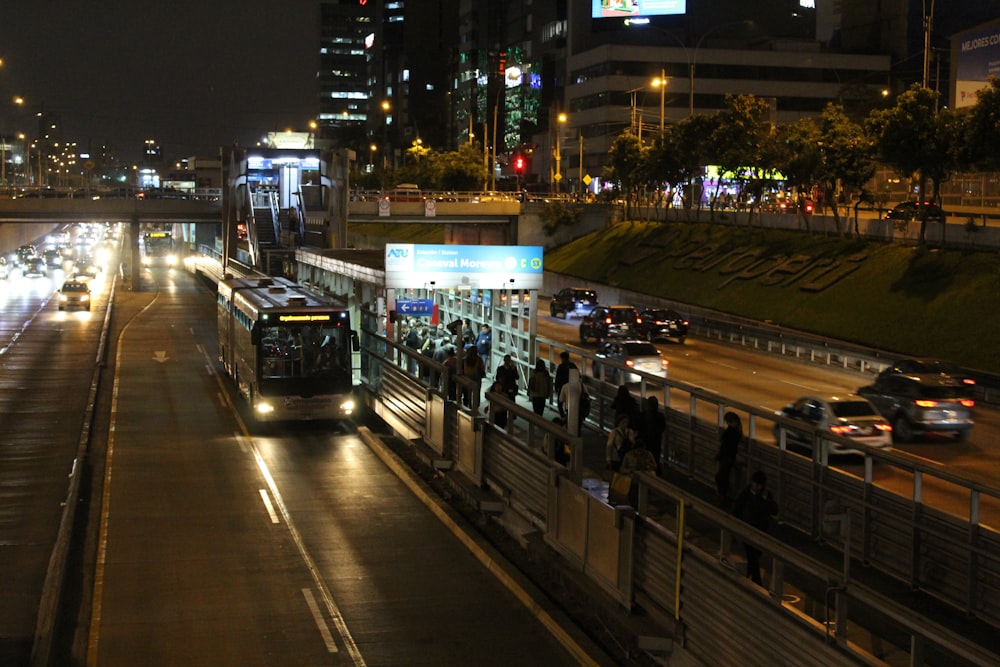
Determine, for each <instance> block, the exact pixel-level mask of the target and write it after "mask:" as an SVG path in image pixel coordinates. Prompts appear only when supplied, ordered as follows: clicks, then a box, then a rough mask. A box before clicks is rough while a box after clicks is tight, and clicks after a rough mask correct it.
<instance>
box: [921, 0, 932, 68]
mask: <svg viewBox="0 0 1000 667" xmlns="http://www.w3.org/2000/svg"><path fill="white" fill-rule="evenodd" d="M923 12H924V78H923V84H922V85H923V87H924V88H926V87H927V84H928V83H930V68H931V30H933V27H934V0H931V11H930V12H928V11H927V0H923Z"/></svg>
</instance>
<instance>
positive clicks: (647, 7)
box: [590, 0, 687, 19]
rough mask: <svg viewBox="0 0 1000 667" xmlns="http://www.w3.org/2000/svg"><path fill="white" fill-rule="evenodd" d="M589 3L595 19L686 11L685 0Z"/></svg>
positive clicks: (665, 14) (634, 0)
mask: <svg viewBox="0 0 1000 667" xmlns="http://www.w3.org/2000/svg"><path fill="white" fill-rule="evenodd" d="M591 3H592V4H591V10H590V16H591V18H595V19H616V18H617V19H629V18H632V19H634V18H638V17H640V16H667V15H673V14H683V13H684V12H686V11H687V0H591Z"/></svg>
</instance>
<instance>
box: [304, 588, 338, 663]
mask: <svg viewBox="0 0 1000 667" xmlns="http://www.w3.org/2000/svg"><path fill="white" fill-rule="evenodd" d="M302 595H303V597H305V599H306V605H307V606H308V607H309V611H310V612H311V613H312V615H313V620H314V621H316V627H317V628H318V629H319V634H320V635H322V636H323V642H324V643H325V644H326V650H327V652H328V653H339V652H340V651H338V650H337V644H336V643H334V641H333V635H331V634H330V628H328V627H326V621H324V620H323V614H322V613H321V612H320V610H319V605H318V604H316V596H314V595H313V592H312V591H311V590H310V589H308V588H303V589H302Z"/></svg>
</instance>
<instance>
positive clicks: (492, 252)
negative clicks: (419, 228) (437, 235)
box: [385, 243, 544, 290]
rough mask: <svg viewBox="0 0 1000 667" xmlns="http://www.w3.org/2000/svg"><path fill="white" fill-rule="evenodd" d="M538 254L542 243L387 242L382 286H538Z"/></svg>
mask: <svg viewBox="0 0 1000 667" xmlns="http://www.w3.org/2000/svg"><path fill="white" fill-rule="evenodd" d="M542 253H543V248H542V246H516V245H512V246H506V245H501V246H490V245H482V246H480V245H420V244H415V243H387V244H386V246H385V286H386V287H389V288H393V289H406V288H413V287H430V286H431V284H432V283H433V286H434V287H435V288H436V289H462V288H468V289H519V290H532V289H541V288H542V278H543V274H544V271H543V267H542Z"/></svg>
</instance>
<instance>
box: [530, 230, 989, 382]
mask: <svg viewBox="0 0 1000 667" xmlns="http://www.w3.org/2000/svg"><path fill="white" fill-rule="evenodd" d="M781 258H786V259H788V258H791V259H790V261H786V262H785V263H784V264H783V268H782V269H778V270H775V267H777V266H779V265H780V264H782V263H781ZM545 268H546V270H549V271H555V272H558V273H564V274H569V275H573V276H577V277H579V278H580V279H582V280H587V281H592V282H599V283H607V284H611V285H616V286H620V287H623V288H627V289H630V290H633V291H636V292H640V293H643V294H651V295H655V296H660V297H664V298H668V299H672V300H677V301H681V302H684V303H690V304H695V305H699V306H703V307H706V308H712V309H715V310H720V311H724V312H727V313H733V314H736V315H741V316H744V317H750V318H754V319H758V320H770V321H772V322H775V323H777V324H780V325H782V326H787V327H791V328H794V329H799V330H802V331H809V332H814V333H817V334H822V335H825V336H830V337H833V338H838V339H842V340H848V341H854V342H857V343H860V344H863V345H868V346H872V347H876V348H880V349H885V350H889V351H897V352H900V353H904V354H912V355H919V356H934V357H942V358H946V359H950V360H953V361H955V362H958V363H960V364H962V365H965V366H969V367H972V368H979V369H982V370H986V371H991V372H1000V314H998V311H1000V256H998V255H997V254H996V253H988V252H961V251H938V250H932V249H927V248H915V247H909V246H904V245H901V244H884V243H872V242H864V241H854V240H847V239H839V238H830V237H820V236H810V235H807V234H804V233H801V232H787V231H777V230H761V229H749V228H740V227H732V226H728V225H709V224H687V223H672V224H662V223H646V222H629V223H623V224H618V225H615V226H613V227H611V228H609V229H606V230H603V231H600V232H595V233H592V234H588V235H587V236H585V237H582V238H580V239H577V240H576V241H573V242H572V243H569V244H567V245H565V246H562V247H561V248H558V249H556V250H554V251H551V252H548V253H546V255H545ZM852 268H853V270H851V269H852ZM824 276H825V277H824ZM836 276H840V277H839V278H838V277H836ZM810 284H811V285H810Z"/></svg>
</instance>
